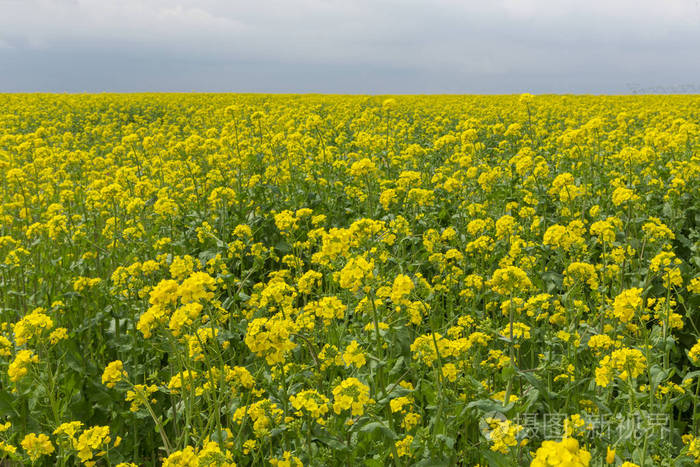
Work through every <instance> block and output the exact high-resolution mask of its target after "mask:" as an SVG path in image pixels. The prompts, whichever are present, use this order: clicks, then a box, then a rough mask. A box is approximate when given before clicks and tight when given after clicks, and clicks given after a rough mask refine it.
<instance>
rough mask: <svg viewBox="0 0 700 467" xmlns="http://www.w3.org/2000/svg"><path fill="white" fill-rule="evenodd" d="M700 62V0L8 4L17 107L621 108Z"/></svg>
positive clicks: (83, 0)
mask: <svg viewBox="0 0 700 467" xmlns="http://www.w3.org/2000/svg"><path fill="white" fill-rule="evenodd" d="M699 47H700V5H699V3H698V1H697V0H665V1H663V2H658V1H651V0H637V1H631V0H617V1H610V0H608V1H599V0H589V1H587V2H584V1H574V0H559V1H556V0H496V1H491V2H476V1H474V2H472V1H458V0H434V1H428V0H425V1H416V0H403V1H399V0H355V1H351V0H345V1H336V0H274V1H264V0H259V1H256V2H250V1H240V0H229V1H226V0H200V1H195V0H179V1H178V0H174V1H165V0H120V1H116V2H115V1H109V0H0V91H10V92H14V91H56V92H83V91H88V92H99V91H118V92H119V91H158V90H162V91H179V90H181V91H190V90H201V91H254V92H265V91H269V92H341V93H342V92H349V93H358V92H359V93H389V92H398V93H424V92H431V93H440V92H444V93H466V92H485V93H499V92H504V93H509V92H523V91H531V92H610V93H622V92H629V91H630V90H632V88H631V87H630V86H629V84H631V83H634V84H635V85H636V86H639V87H649V86H666V87H673V86H678V85H686V84H691V85H695V86H698V87H700V61H698V60H697V50H699V49H698V48H699ZM696 92H697V91H696Z"/></svg>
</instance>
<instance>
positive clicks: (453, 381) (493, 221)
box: [0, 94, 700, 466]
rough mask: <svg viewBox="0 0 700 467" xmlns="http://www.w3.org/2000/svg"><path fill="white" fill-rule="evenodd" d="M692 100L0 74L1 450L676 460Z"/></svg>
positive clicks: (412, 459)
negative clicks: (231, 87)
mask: <svg viewBox="0 0 700 467" xmlns="http://www.w3.org/2000/svg"><path fill="white" fill-rule="evenodd" d="M699 119H700V98H699V97H693V96H647V97H639V96H636V97H631V96H630V97H591V96H578V97H577V96H537V97H533V96H531V95H528V94H525V95H522V96H491V97H488V96H441V97H430V96H426V97H410V96H397V97H393V98H386V97H367V96H353V97H349V96H313V95H309V96H266V95H197V94H191V95H166V94H154V95H148V94H145V95H85V96H51V95H4V96H0V185H1V187H2V191H1V192H0V306H1V308H0V320H1V322H2V325H1V328H0V458H1V457H2V456H5V457H6V458H9V459H14V460H16V461H19V462H21V463H38V464H45V465H54V464H58V465H72V464H76V463H84V464H86V465H93V464H97V465H115V464H119V463H122V464H120V465H122V466H125V465H154V464H155V465H160V464H161V463H163V464H165V465H171V466H176V465H188V466H189V465H233V464H234V463H237V464H238V465H251V464H254V465H270V464H271V465H274V466H287V465H302V463H303V464H304V465H353V464H357V465H376V466H381V465H390V464H395V465H414V464H419V465H450V464H458V465H470V466H471V465H476V464H481V465H482V466H485V465H493V466H498V465H502V466H511V465H529V464H532V465H533V466H545V465H581V466H586V465H602V464H606V463H607V464H616V465H621V464H623V463H625V465H627V466H631V465H635V464H637V465H647V466H649V465H684V464H693V463H694V462H695V463H700V437H696V434H697V433H698V431H699V429H700V413H699V412H698V406H699V404H700V394H699V391H700V380H699V377H700V343H699V341H698V337H699V336H700V332H699V331H698V327H699V326H700V306H699V305H700V227H699V222H698V221H700V183H699V182H700V155H698V150H699V149H700V126H699V125H698V123H697V122H698V120H699ZM131 463H133V464H131ZM633 463H634V464H633Z"/></svg>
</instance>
